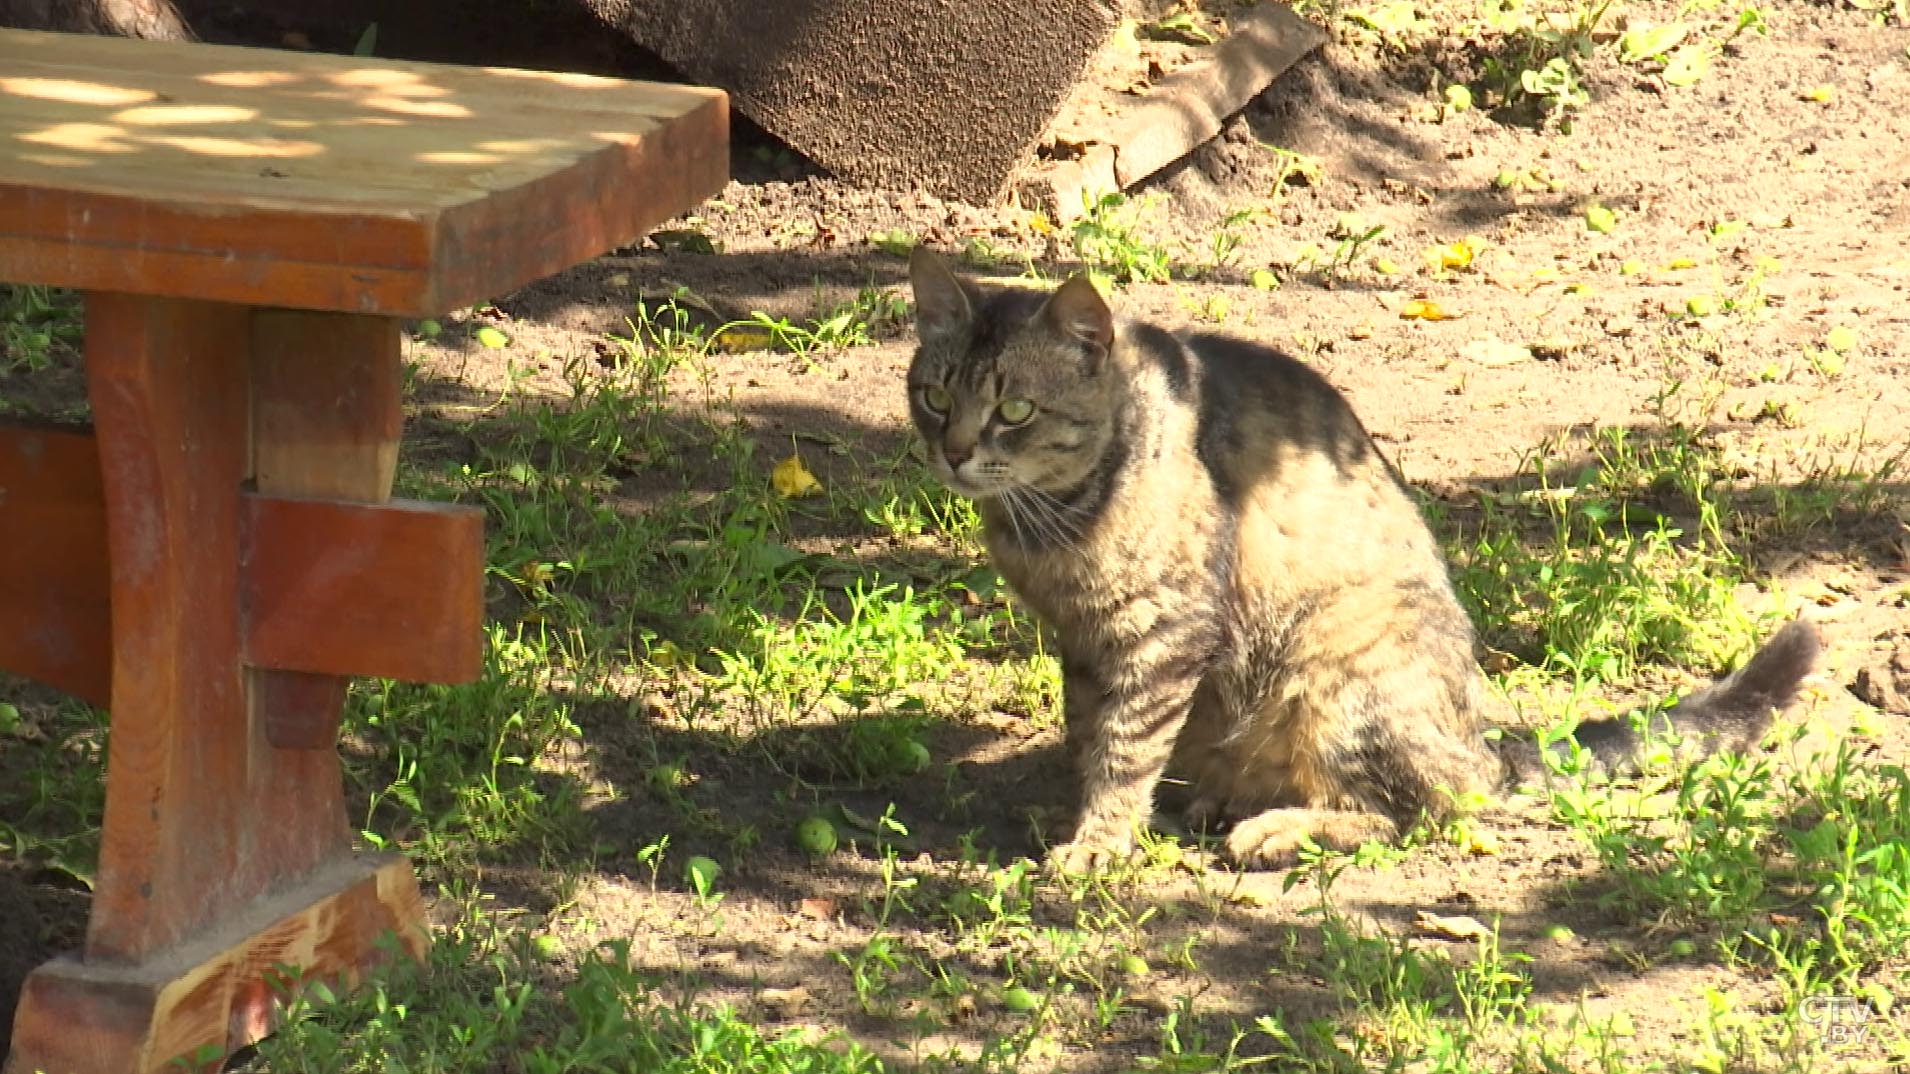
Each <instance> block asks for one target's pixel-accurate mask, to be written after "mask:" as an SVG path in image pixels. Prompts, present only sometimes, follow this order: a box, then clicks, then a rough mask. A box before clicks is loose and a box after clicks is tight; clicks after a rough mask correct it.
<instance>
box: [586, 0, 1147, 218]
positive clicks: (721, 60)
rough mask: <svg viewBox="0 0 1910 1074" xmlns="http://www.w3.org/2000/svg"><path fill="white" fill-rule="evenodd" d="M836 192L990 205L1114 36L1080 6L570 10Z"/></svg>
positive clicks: (1077, 0) (983, 0) (957, 3)
mask: <svg viewBox="0 0 1910 1074" xmlns="http://www.w3.org/2000/svg"><path fill="white" fill-rule="evenodd" d="M585 2H586V3H587V4H588V5H589V6H590V7H591V8H592V9H593V10H595V11H596V13H597V14H598V15H599V17H601V18H603V19H604V20H605V21H607V22H609V23H610V24H611V25H613V26H618V27H622V28H623V29H624V30H625V31H626V32H627V33H629V34H630V35H631V36H632V37H633V38H634V39H635V40H636V42H637V43H638V44H640V45H642V46H643V47H644V48H647V49H649V50H651V51H653V52H655V53H656V54H657V55H659V56H661V57H662V58H663V59H664V60H665V61H667V62H668V63H670V64H671V65H672V66H674V67H676V68H677V69H678V70H680V71H681V72H682V73H683V74H684V75H686V76H687V77H689V78H690V79H692V80H694V81H697V82H703V83H708V84H710V85H715V86H720V87H722V88H724V89H726V90H728V91H729V92H730V94H731V95H732V99H733V104H734V107H735V108H736V109H737V111H739V112H741V113H743V114H744V115H746V116H748V117H749V118H750V119H751V120H753V121H755V122H756V123H758V124H760V125H761V126H762V127H764V128H765V129H767V130H769V131H770V132H771V133H773V134H775V135H776V136H777V137H778V138H780V139H782V140H783V141H784V142H786V143H787V144H788V145H789V146H790V147H791V148H792V149H795V150H796V151H797V152H799V153H802V154H803V155H804V156H806V157H808V158H809V159H811V160H813V161H815V162H816V163H817V164H820V165H821V166H823V167H824V168H827V169H828V170H830V171H831V172H833V173H835V174H836V175H839V176H841V177H842V178H844V179H847V180H849V181H851V182H854V183H858V184H861V185H867V186H879V187H886V188H890V189H897V188H907V187H910V186H915V187H919V188H922V189H925V190H927V191H929V192H931V193H934V194H937V195H940V196H942V197H948V198H959V199H961V200H965V201H969V202H973V203H978V204H987V203H990V202H993V201H995V200H997V199H998V198H999V197H1001V196H1002V195H1003V194H1004V193H1005V192H1006V189H1007V186H1008V184H1009V181H1010V179H1011V178H1012V177H1013V175H1014V174H1015V172H1016V169H1017V166H1019V165H1021V164H1022V163H1023V162H1024V161H1026V160H1027V159H1028V158H1029V157H1030V156H1031V154H1032V151H1033V149H1034V146H1035V144H1036V143H1037V142H1038V141H1039V140H1040V139H1041V137H1042V135H1043V134H1044V133H1045V132H1046V131H1047V129H1048V126H1049V124H1050V122H1051V121H1052V120H1053V118H1054V116H1055V113H1056V110H1057V109H1058V108H1059V106H1060V105H1061V103H1062V101H1063V99H1064V98H1066V96H1067V95H1068V93H1069V92H1070V91H1071V90H1072V89H1073V88H1074V86H1075V85H1076V83H1077V82H1078V81H1079V80H1080V78H1081V76H1082V73H1083V71H1084V70H1085V69H1086V67H1087V65H1088V63H1089V61H1090V59H1091V58H1092V57H1093V56H1094V54H1095V52H1096V50H1097V49H1098V48H1100V47H1101V45H1102V44H1103V43H1104V42H1105V41H1106V40H1107V38H1108V36H1109V34H1110V33H1112V31H1113V29H1114V26H1115V17H1114V14H1113V13H1112V12H1111V11H1110V10H1109V9H1108V7H1107V5H1105V4H1103V3H1097V2H1084V0H780V2H775V3H762V2H760V0H648V2H646V0H636V2H632V0H585Z"/></svg>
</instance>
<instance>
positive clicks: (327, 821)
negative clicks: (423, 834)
mask: <svg viewBox="0 0 1910 1074" xmlns="http://www.w3.org/2000/svg"><path fill="white" fill-rule="evenodd" d="M251 329H252V323H251V316H250V311H248V310H246V309H244V308H243V307H235V306H221V305H214V304H210V303H195V302H180V301H168V300H163V299H154V298H145V297H139V296H131V295H116V294H93V295H89V296H88V300H87V326H86V369H87V379H88V387H89V391H90V394H91V397H92V402H93V416H94V427H95V431H96V433H97V436H98V439H99V451H100V470H101V475H102V477H103V479H104V490H105V495H106V524H107V545H108V549H109V551H110V553H111V574H112V581H113V588H112V593H113V597H112V600H113V696H112V704H111V709H112V735H111V737H110V739H109V742H108V747H107V759H106V812H105V818H104V824H103V826H102V832H101V837H100V866H99V873H98V879H97V884H96V887H95V891H94V896H93V909H92V917H91V920H90V923H89V927H88V933H87V942H86V958H87V959H88V960H89V961H91V960H105V961H109V962H112V961H117V962H137V961H140V960H142V959H144V958H146V957H148V956H151V955H153V954H154V953H155V952H158V951H160V950H163V949H165V948H167V947H169V946H171V945H173V944H175V943H177V942H179V941H180V940H181V939H183V938H185V937H187V936H190V935H193V934H195V933H197V932H199V931H200V930H202V929H204V928H206V927H208V926H209V925H210V924H211V923H213V922H215V921H217V920H219V919H220V918H223V917H225V916H228V915H230V914H231V913H233V912H235V910H237V908H239V907H240V906H242V905H244V904H245V903H246V902H248V901H249V900H251V899H252V898H253V897H255V896H256V895H258V894H259V893H260V892H263V891H267V890H270V889H272V888H275V887H278V886H281V885H284V884H288V883H291V882H294V881H296V880H297V879H299V878H301V877H303V876H305V875H307V874H308V873H310V872H311V871H312V870H313V869H314V868H316V867H317V866H319V865H320V864H321V863H323V862H327V861H330V860H333V859H335V858H337V857H339V856H342V855H345V854H347V853H348V852H349V850H350V846H351V838H350V827H349V826H348V825H347V823H346V819H345V808H344V797H343V785H342V781H341V779H340V775H339V771H338V758H337V755H336V754H335V753H334V752H333V751H330V750H310V751H287V750H275V749H272V748H271V746H270V744H269V743H268V742H267V741H266V738H265V735H264V732H263V730H262V727H261V721H259V720H257V719H255V718H254V717H253V713H252V709H251V704H250V701H249V699H248V697H247V694H246V690H245V680H244V677H243V675H242V666H241V663H240V657H241V646H242V637H243V635H242V633H241V627H242V623H241V621H240V615H239V611H240V605H239V594H240V579H239V550H240V543H239V542H240V536H241V515H242V512H241V502H242V501H241V496H242V492H243V485H244V483H245V482H246V480H247V478H248V476H249V471H250V468H251V452H250V450H249V446H248V445H249V441H250V433H251V429H250V424H251V423H250V417H249V414H248V411H249V407H248V401H249V398H250V388H249V384H248V377H249V372H250V371H249V368H248V365H249V364H248V362H247V355H248V351H249V348H250V345H251Z"/></svg>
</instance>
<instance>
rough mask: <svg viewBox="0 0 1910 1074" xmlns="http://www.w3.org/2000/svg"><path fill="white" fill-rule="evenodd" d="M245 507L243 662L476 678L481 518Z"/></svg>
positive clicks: (439, 507)
mask: <svg viewBox="0 0 1910 1074" xmlns="http://www.w3.org/2000/svg"><path fill="white" fill-rule="evenodd" d="M246 508H247V510H246V516H245V538H244V542H243V547H244V549H245V552H244V555H245V567H244V570H243V572H242V574H243V577H244V590H243V593H244V597H243V599H244V601H245V607H246V609H247V615H246V622H247V627H246V636H245V658H246V661H247V663H250V664H252V665H253V666H254V667H262V668H283V669H288V670H292V671H303V672H316V673H328V674H333V675H376V676H379V677H381V678H388V679H403V680H405V681H408V682H468V681H470V680H472V679H475V678H477V676H478V672H479V671H480V670H481V669H482V667H483V664H484V646H483V639H484V631H483V622H484V592H483V577H484V512H482V511H480V510H479V509H477V508H475V507H468V506H463V505H457V504H439V503H424V502H419V501H405V502H399V503H392V504H388V505H374V504H354V503H338V502H331V501H323V500H289V499H280V498H269V497H263V496H252V497H248V498H247V500H246ZM324 744H325V745H326V746H330V745H331V744H332V740H331V738H330V736H329V735H328V736H326V738H325V740H324Z"/></svg>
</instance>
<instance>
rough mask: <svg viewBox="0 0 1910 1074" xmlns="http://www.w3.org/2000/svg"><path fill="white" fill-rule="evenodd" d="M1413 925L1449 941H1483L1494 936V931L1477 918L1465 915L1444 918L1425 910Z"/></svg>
mask: <svg viewBox="0 0 1910 1074" xmlns="http://www.w3.org/2000/svg"><path fill="white" fill-rule="evenodd" d="M1413 924H1414V925H1416V926H1418V928H1419V931H1421V932H1424V933H1426V934H1428V935H1431V936H1443V937H1445V938H1446V939H1448V940H1482V939H1485V938H1486V937H1488V936H1490V935H1492V930H1491V929H1488V928H1486V927H1485V926H1484V925H1481V924H1480V923H1479V921H1478V919H1476V918H1471V917H1466V916H1464V915H1463V914H1459V915H1454V916H1452V917H1443V916H1441V915H1439V914H1434V913H1429V912H1427V911H1425V910H1421V911H1419V913H1418V914H1417V915H1416V916H1415V917H1414V918H1413Z"/></svg>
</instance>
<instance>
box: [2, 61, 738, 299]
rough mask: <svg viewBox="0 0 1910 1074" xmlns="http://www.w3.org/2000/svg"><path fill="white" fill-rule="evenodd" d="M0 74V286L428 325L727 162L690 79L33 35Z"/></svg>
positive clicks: (656, 219) (706, 94) (625, 223)
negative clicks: (396, 316)
mask: <svg viewBox="0 0 1910 1074" xmlns="http://www.w3.org/2000/svg"><path fill="white" fill-rule="evenodd" d="M0 72H5V74H4V76H0V279H26V278H36V274H38V278H40V279H44V280H45V281H46V282H48V283H52V284H55V285H59V286H69V287H81V288H89V289H101V290H125V291H133V292H137V293H155V292H157V293H167V294H189V295H191V296H193V297H199V298H207V299H213V300H220V301H248V302H266V301H269V302H271V303H273V304H279V305H290V306H293V307H295V308H318V309H345V310H352V311H358V312H373V311H386V312H398V311H402V312H404V313H407V314H411V315H424V314H430V313H439V312H442V311H444V310H445V309H449V308H454V307H455V306H457V305H458V304H460V303H462V302H468V301H472V300H474V299H476V298H479V297H482V296H484V295H488V294H491V293H493V292H494V291H496V290H497V289H498V288H499V287H500V286H514V285H516V284H520V283H522V282H524V281H525V280H528V279H533V278H535V277H537V276H539V275H541V274H544V273H548V272H553V271H556V270H557V269H560V268H563V267H565V266H567V265H570V264H573V263H575V261H577V260H578V259H580V258H584V257H589V256H592V255H594V254H597V253H601V252H603V251H605V250H608V249H612V248H614V247H616V246H618V245H620V244H622V243H627V242H629V241H631V240H633V239H635V238H637V237H638V236H640V235H641V234H642V232H643V230H644V229H646V228H648V227H651V226H654V225H656V224H657V223H660V222H661V220H662V219H663V218H666V217H667V216H668V214H669V213H670V212H674V211H677V209H679V208H680V207H681V206H683V205H686V204H689V203H690V202H691V201H693V200H694V198H695V196H697V195H696V194H693V193H692V191H696V192H698V193H699V194H700V193H707V192H709V191H710V190H713V189H714V188H715V187H716V186H718V185H720V184H721V182H722V181H723V179H724V178H725V177H726V176H727V172H728V168H727V153H726V149H727V131H728V113H727V101H726V98H725V95H724V94H723V93H721V92H720V91H716V90H711V89H705V88H699V87H688V86H672V85H661V84H656V83H645V82H632V81H626V80H621V79H611V78H600V77H595V76H573V75H565V74H553V73H546V72H540V71H506V70H502V69H492V68H477V67H460V66H453V65H445V64H430V63H418V62H411V61H403V60H384V59H372V58H365V57H358V56H340V55H333V54H328V53H312V52H295V51H287V50H278V49H263V48H238V47H233V46H225V45H208V44H199V43H182V42H164V41H129V40H126V39H120V38H112V37H103V36H94V35H84V34H49V33H39V32H34V31H25V30H0ZM662 206H669V207H670V208H668V209H664V208H661V207H662ZM659 213H661V214H662V216H659V215H658V214H659Z"/></svg>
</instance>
